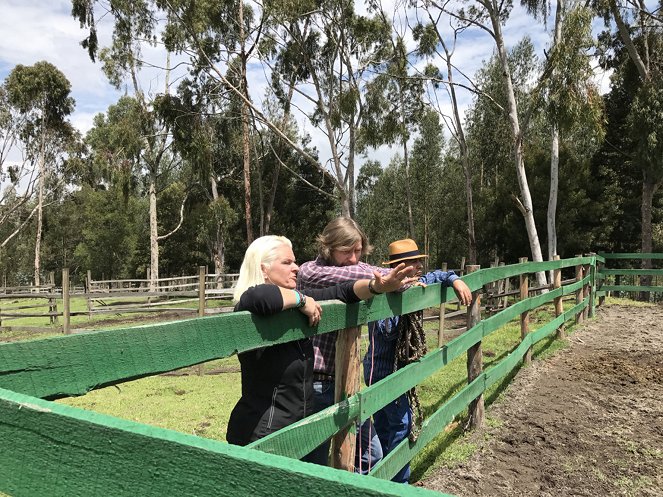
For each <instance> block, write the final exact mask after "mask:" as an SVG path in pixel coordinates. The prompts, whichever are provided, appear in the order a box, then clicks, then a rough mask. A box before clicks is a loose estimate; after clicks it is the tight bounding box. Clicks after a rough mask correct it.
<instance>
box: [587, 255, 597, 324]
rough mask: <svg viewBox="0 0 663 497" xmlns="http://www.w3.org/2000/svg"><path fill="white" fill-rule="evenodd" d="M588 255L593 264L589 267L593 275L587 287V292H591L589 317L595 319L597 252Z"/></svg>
mask: <svg viewBox="0 0 663 497" xmlns="http://www.w3.org/2000/svg"><path fill="white" fill-rule="evenodd" d="M588 255H589V256H590V257H592V259H593V262H592V263H591V264H589V265H588V266H587V267H588V268H589V274H590V275H591V277H590V279H589V285H587V291H588V292H589V309H588V314H587V315H588V316H589V317H590V318H593V317H594V314H595V313H596V252H590V253H589V254H588Z"/></svg>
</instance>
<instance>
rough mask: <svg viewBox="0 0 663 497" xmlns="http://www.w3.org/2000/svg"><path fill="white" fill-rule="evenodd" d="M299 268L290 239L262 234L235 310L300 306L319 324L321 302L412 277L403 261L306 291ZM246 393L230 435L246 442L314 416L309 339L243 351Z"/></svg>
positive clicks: (358, 296) (244, 269)
mask: <svg viewBox="0 0 663 497" xmlns="http://www.w3.org/2000/svg"><path fill="white" fill-rule="evenodd" d="M298 271H299V266H298V265H297V263H296V261H295V254H294V253H293V251H292V243H291V242H290V240H288V239H287V238H285V237H282V236H272V235H270V236H263V237H260V238H258V239H256V240H255V241H254V242H253V243H251V245H250V246H249V248H248V249H247V251H246V254H245V255H244V261H243V262H242V266H241V268H240V274H239V279H238V281H237V286H236V289H235V293H234V301H235V303H236V305H235V310H236V311H250V312H253V313H256V314H261V315H270V314H275V313H277V312H280V311H283V310H285V309H292V308H296V309H298V310H299V311H300V312H302V313H303V314H304V315H305V316H307V317H308V321H309V324H310V325H311V326H316V325H317V324H318V323H319V322H320V317H321V315H322V308H321V307H320V304H318V302H317V300H330V299H338V300H342V301H344V302H358V301H359V300H365V299H369V298H371V297H373V296H374V295H376V294H379V293H384V292H391V291H394V290H396V289H398V288H400V287H401V286H402V285H403V284H404V283H409V282H411V281H412V280H413V278H410V276H411V272H412V271H411V270H406V269H405V265H404V264H402V265H399V266H397V267H395V268H393V269H392V270H391V272H389V273H388V274H387V275H382V274H381V273H378V272H376V273H375V277H374V278H372V279H362V280H357V281H348V282H345V283H342V284H340V285H336V286H332V287H328V288H325V289H322V290H311V291H307V292H306V294H303V293H301V292H299V291H297V290H296V289H295V287H296V284H297V273H298ZM239 361H240V364H241V369H242V396H241V398H240V399H239V401H238V402H237V405H236V406H235V408H234V409H233V411H232V413H231V415H230V421H229V422H228V431H227V435H226V439H227V440H228V442H229V443H232V444H236V445H247V444H249V443H251V442H253V441H255V440H258V439H259V438H262V437H264V436H266V435H268V434H270V433H272V432H274V431H277V430H279V429H281V428H283V427H285V426H288V425H290V424H292V423H294V422H296V421H299V420H300V419H303V418H304V417H305V416H307V415H309V414H311V412H312V409H311V408H312V403H313V400H312V399H313V347H312V345H311V341H310V340H309V339H308V338H304V339H300V340H295V341H292V342H288V343H283V344H276V345H271V346H268V347H263V348H260V349H256V350H250V351H248V352H243V353H241V354H239Z"/></svg>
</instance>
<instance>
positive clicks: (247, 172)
mask: <svg viewBox="0 0 663 497" xmlns="http://www.w3.org/2000/svg"><path fill="white" fill-rule="evenodd" d="M239 39H240V43H241V53H240V60H241V65H242V67H241V75H240V77H241V91H242V94H243V95H244V97H245V98H246V99H247V100H248V98H249V88H248V80H247V78H246V57H247V55H246V47H245V43H246V39H245V33H244V3H243V1H242V0H240V2H239ZM250 153H251V150H250V146H249V107H248V105H247V104H246V103H245V102H242V154H243V156H244V217H245V218H246V243H247V244H250V243H251V242H252V241H253V220H252V218H251V155H250Z"/></svg>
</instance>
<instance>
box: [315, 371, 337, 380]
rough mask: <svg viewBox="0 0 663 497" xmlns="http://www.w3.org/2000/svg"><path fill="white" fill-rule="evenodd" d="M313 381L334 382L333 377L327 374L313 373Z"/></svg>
mask: <svg viewBox="0 0 663 497" xmlns="http://www.w3.org/2000/svg"><path fill="white" fill-rule="evenodd" d="M313 381H334V375H333V374H327V373H313Z"/></svg>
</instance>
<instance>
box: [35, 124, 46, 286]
mask: <svg viewBox="0 0 663 497" xmlns="http://www.w3.org/2000/svg"><path fill="white" fill-rule="evenodd" d="M41 135H42V136H41V144H40V146H39V148H40V150H39V186H38V189H39V191H38V194H37V233H36V236H35V274H34V276H35V286H39V285H40V284H41V277H40V273H41V231H42V225H43V209H44V180H45V176H46V133H45V132H42V134H41Z"/></svg>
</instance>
